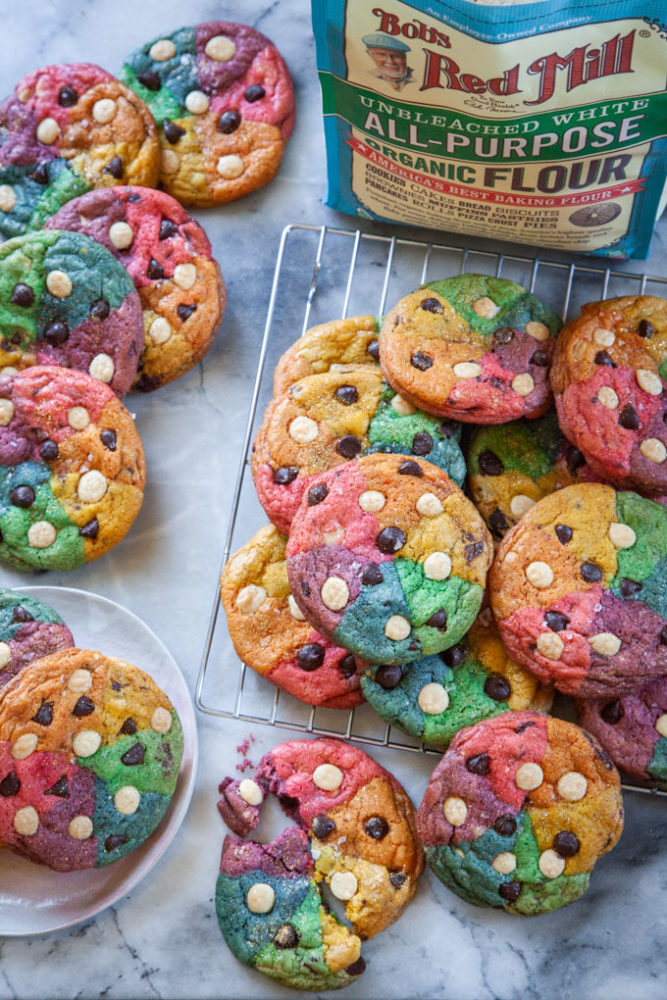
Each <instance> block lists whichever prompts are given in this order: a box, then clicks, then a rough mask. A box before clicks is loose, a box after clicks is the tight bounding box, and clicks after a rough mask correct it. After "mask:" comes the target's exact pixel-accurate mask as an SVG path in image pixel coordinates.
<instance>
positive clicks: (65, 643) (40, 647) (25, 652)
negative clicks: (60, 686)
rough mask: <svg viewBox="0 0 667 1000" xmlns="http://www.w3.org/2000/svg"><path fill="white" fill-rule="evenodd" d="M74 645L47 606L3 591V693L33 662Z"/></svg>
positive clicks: (0, 676) (0, 657)
mask: <svg viewBox="0 0 667 1000" xmlns="http://www.w3.org/2000/svg"><path fill="white" fill-rule="evenodd" d="M73 645H74V638H73V636H72V633H71V632H70V630H69V628H68V627H67V625H66V624H65V622H64V621H63V620H62V618H61V617H60V615H59V614H58V613H57V612H56V611H54V610H53V608H51V607H49V605H48V604H45V603H44V602H43V601H38V600H37V599H36V598H34V597H30V596H29V595H28V594H21V593H19V591H17V590H0V690H2V688H4V686H5V685H6V684H8V683H9V681H11V680H12V678H13V677H15V676H16V675H17V674H19V673H20V672H21V671H22V670H23V669H24V667H27V665H28V664H29V663H32V661H33V660H39V659H41V658H42V657H43V656H49V655H50V654H51V653H57V652H58V650H60V649H69V648H70V647H71V646H73Z"/></svg>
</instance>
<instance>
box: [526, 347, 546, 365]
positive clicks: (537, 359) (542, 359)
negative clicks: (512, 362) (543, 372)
mask: <svg viewBox="0 0 667 1000" xmlns="http://www.w3.org/2000/svg"><path fill="white" fill-rule="evenodd" d="M529 364H531V365H537V367H538V368H548V367H549V355H548V354H547V353H546V351H540V350H537V351H535V353H534V354H533V356H532V357H531V359H530V361H529Z"/></svg>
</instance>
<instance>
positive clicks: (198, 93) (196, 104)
mask: <svg viewBox="0 0 667 1000" xmlns="http://www.w3.org/2000/svg"><path fill="white" fill-rule="evenodd" d="M185 106H186V108H187V109H188V111H189V112H190V114H191V115H203V114H205V112H207V111H208V106H209V99H208V97H207V96H206V94H205V93H204V91H203V90H191V91H190V93H189V94H188V95H187V97H186V98H185Z"/></svg>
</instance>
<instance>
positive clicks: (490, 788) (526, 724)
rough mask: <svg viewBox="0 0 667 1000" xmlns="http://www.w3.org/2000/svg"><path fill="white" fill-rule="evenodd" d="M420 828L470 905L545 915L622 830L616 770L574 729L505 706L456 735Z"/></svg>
mask: <svg viewBox="0 0 667 1000" xmlns="http://www.w3.org/2000/svg"><path fill="white" fill-rule="evenodd" d="M417 829H418V832H419V837H420V840H421V842H422V844H423V846H424V849H425V852H426V861H427V863H428V864H429V865H430V867H431V868H432V870H433V872H434V873H435V875H437V877H438V878H439V879H440V880H441V881H442V882H444V884H445V885H446V886H447V887H448V888H450V889H452V890H453V891H454V892H455V893H456V894H457V895H458V896H461V898H462V899H465V900H466V902H468V903H474V904H476V905H478V906H493V907H503V908H504V909H505V910H506V911H507V912H509V913H515V914H521V915H523V916H537V915H538V914H541V913H550V912H551V911H552V910H555V909H557V908H558V907H560V906H565V905H566V904H567V903H571V902H573V901H574V900H575V899H578V898H579V896H581V895H582V894H583V893H584V892H585V891H586V889H587V888H588V884H589V881H590V875H591V871H592V869H593V867H594V865H595V863H596V861H597V860H598V858H599V857H600V856H601V855H603V854H605V853H606V852H607V851H609V850H611V848H612V847H613V846H614V845H615V843H616V842H617V840H618V838H619V837H620V835H621V831H622V829H623V806H622V800H621V786H620V779H619V776H618V771H617V770H616V768H615V767H614V765H613V764H612V762H611V760H610V759H609V757H608V756H607V754H606V753H605V752H604V750H603V749H602V748H601V747H600V746H599V744H598V743H597V740H595V739H594V738H593V737H592V736H590V735H589V734H588V733H586V732H584V730H582V729H580V728H579V727H578V726H575V725H573V724H572V723H570V722H563V721H562V720H561V719H553V718H547V717H546V716H543V715H539V714H537V713H535V712H508V713H506V714H504V715H499V716H497V717H496V718H495V719H488V720H487V721H485V722H480V723H478V725H476V726H472V727H470V728H469V729H464V730H463V731H462V732H461V733H459V735H458V736H456V737H455V738H454V740H453V741H452V743H451V745H450V747H449V750H447V752H446V753H445V755H444V757H443V758H442V760H441V761H440V763H439V764H438V765H437V767H436V769H435V771H434V772H433V775H432V776H431V780H430V782H429V784H428V787H427V789H426V793H425V795H424V798H423V801H422V803H421V805H420V807H419V810H418V813H417Z"/></svg>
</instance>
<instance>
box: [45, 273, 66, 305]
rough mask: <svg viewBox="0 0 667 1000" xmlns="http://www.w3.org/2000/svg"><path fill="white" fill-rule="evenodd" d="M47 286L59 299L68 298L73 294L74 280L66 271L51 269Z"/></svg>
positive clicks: (47, 278)
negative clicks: (71, 279)
mask: <svg viewBox="0 0 667 1000" xmlns="http://www.w3.org/2000/svg"><path fill="white" fill-rule="evenodd" d="M46 287H47V288H48V290H49V291H50V292H51V295H55V297H56V298H57V299H66V298H67V297H68V296H69V295H71V294H72V282H71V281H70V279H69V277H68V276H67V275H66V274H65V272H64V271H49V273H48V274H47V276H46Z"/></svg>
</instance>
